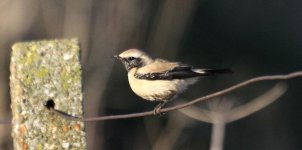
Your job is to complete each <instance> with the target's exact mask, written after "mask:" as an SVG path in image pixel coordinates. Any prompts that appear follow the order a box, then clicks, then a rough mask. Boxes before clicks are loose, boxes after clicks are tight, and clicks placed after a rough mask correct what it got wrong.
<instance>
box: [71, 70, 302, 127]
mask: <svg viewBox="0 0 302 150" xmlns="http://www.w3.org/2000/svg"><path fill="white" fill-rule="evenodd" d="M301 76H302V71H297V72H293V73H289V74H286V75H268V76H261V77H255V78H251V79H249V80H246V81H244V82H241V83H238V84H235V85H233V86H231V87H229V88H226V89H224V90H221V91H218V92H215V93H213V94H209V95H207V96H203V97H200V98H197V99H195V100H193V101H190V102H187V103H184V104H180V105H177V106H172V107H168V108H164V109H161V112H163V113H165V112H169V111H172V110H177V109H182V108H184V107H187V106H190V105H193V104H196V103H199V102H201V101H205V100H208V99H211V98H214V97H217V96H221V95H224V94H226V93H229V92H231V91H234V90H236V89H239V88H241V87H244V86H247V85H249V84H252V83H255V82H260V81H269V80H288V79H292V78H296V77H301ZM150 115H153V111H147V112H141V113H133V114H125V115H110V116H103V117H95V118H84V119H80V118H73V119H75V120H77V121H85V122H89V121H100V120H113V119H127V118H138V117H143V116H150Z"/></svg>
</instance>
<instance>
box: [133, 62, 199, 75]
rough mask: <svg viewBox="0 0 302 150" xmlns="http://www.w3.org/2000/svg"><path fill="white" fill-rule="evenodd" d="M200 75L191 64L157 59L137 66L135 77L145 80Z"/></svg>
mask: <svg viewBox="0 0 302 150" xmlns="http://www.w3.org/2000/svg"><path fill="white" fill-rule="evenodd" d="M201 75H202V74H201V73H199V72H195V71H194V70H193V69H192V66H189V65H185V64H180V63H178V62H168V61H165V60H162V59H157V60H155V61H154V62H153V63H152V64H149V65H147V66H144V67H142V68H139V69H138V70H137V72H136V74H135V77H136V78H139V79H145V80H173V79H184V78H191V77H197V76H201Z"/></svg>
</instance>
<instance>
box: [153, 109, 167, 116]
mask: <svg viewBox="0 0 302 150" xmlns="http://www.w3.org/2000/svg"><path fill="white" fill-rule="evenodd" d="M153 115H154V116H160V117H161V116H163V115H165V113H163V112H161V107H155V108H154V109H153Z"/></svg>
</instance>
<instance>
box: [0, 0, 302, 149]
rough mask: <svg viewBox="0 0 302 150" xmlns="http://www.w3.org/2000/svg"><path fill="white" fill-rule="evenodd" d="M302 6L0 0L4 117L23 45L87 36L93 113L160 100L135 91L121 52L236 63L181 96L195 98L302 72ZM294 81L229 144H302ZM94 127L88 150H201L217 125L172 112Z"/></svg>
mask: <svg viewBox="0 0 302 150" xmlns="http://www.w3.org/2000/svg"><path fill="white" fill-rule="evenodd" d="M301 8H302V1H301V0H186V1H181V0H127V1H122V0H99V1H96V0H85V1H80V0H78V1H75V0H44V1H39V0H27V1H20V0H0V118H1V119H10V118H11V113H10V96H9V62H10V52H11V45H12V44H13V43H15V42H19V41H32V40H42V39H53V38H73V37H78V38H79V40H80V43H81V50H82V53H81V63H82V66H83V85H84V89H83V90H84V101H85V102H84V106H85V116H86V117H94V116H103V115H113V114H127V113H134V112H142V111H148V110H152V109H153V107H154V106H155V105H157V104H156V103H150V102H146V101H143V100H142V99H141V98H139V97H137V96H136V95H134V93H133V92H132V91H131V89H130V87H129V85H128V81H127V76H126V71H125V69H124V68H123V66H122V65H121V64H120V63H119V62H115V60H114V59H112V57H111V56H112V55H114V54H117V53H119V52H121V51H123V50H125V49H128V48H139V49H143V50H144V51H146V52H148V53H150V54H151V55H153V56H156V57H161V58H165V59H168V60H174V61H176V60H177V61H182V62H185V63H188V64H192V65H194V66H196V67H202V68H228V67H230V68H232V69H233V71H234V72H235V73H234V74H231V75H221V76H215V77H205V78H202V79H201V81H200V82H199V83H198V84H196V85H194V86H192V87H190V90H188V91H186V92H185V93H184V94H182V95H181V96H180V99H181V100H182V101H190V100H193V99H195V98H198V97H201V96H204V95H207V94H210V93H212V92H215V91H218V90H221V89H223V88H226V87H229V86H231V85H233V84H235V83H238V82H241V81H244V80H246V79H249V78H251V77H256V76H261V75H271V74H285V73H289V72H293V71H298V70H302V67H301V64H302V9H301ZM274 83H276V82H272V81H270V82H261V83H256V84H253V85H251V86H248V87H245V88H242V89H240V90H237V91H235V92H232V93H230V94H228V95H225V96H224V97H222V98H220V99H227V100H231V101H232V102H233V103H234V104H236V105H240V104H244V103H245V102H247V101H250V100H252V99H253V98H255V97H257V96H259V95H261V94H262V93H264V92H265V91H267V90H269V89H270V88H271V87H272V86H273V85H274ZM287 84H288V91H287V92H286V93H285V94H284V95H283V96H282V97H281V98H280V99H279V100H278V101H276V102H274V103H272V104H271V105H269V106H268V107H266V108H264V109H262V110H261V111H258V112H257V113H254V114H252V115H250V116H248V117H245V118H243V119H241V120H238V121H235V122H232V123H230V124H228V125H227V126H226V127H227V128H226V133H225V141H224V148H225V149H227V150H228V149H230V150H242V149H245V150H255V149H257V150H284V149H290V150H299V149H302V142H301V139H302V109H301V107H302V93H301V89H302V85H301V84H302V79H301V78H300V79H298V78H297V79H291V80H288V81H287ZM180 99H177V100H174V101H173V102H171V103H169V104H168V106H171V105H175V104H176V103H177V102H180ZM203 105H207V104H206V103H205V102H202V103H200V104H198V105H196V106H197V107H204V106H203ZM10 130H11V127H10V125H0V149H1V150H2V149H3V150H6V149H8V150H10V149H13V144H12V138H11V136H10ZM86 131H87V144H88V149H89V150H95V149H105V150H115V149H117V150H132V149H143V150H150V149H175V150H195V149H196V150H197V149H209V147H210V141H211V131H212V128H211V124H208V123H204V122H200V121H197V120H194V119H191V118H189V117H187V116H185V115H184V114H182V113H180V112H179V111H173V112H169V113H167V114H166V115H165V116H163V117H156V116H148V117H141V118H135V119H124V120H112V121H100V122H90V123H87V124H86Z"/></svg>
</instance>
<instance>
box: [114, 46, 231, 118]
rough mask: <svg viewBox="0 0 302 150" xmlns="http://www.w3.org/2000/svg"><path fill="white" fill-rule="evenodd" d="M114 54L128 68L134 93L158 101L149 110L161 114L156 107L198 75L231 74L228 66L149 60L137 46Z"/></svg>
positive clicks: (189, 83)
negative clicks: (193, 65)
mask: <svg viewBox="0 0 302 150" xmlns="http://www.w3.org/2000/svg"><path fill="white" fill-rule="evenodd" d="M114 57H115V58H116V59H118V60H120V61H121V62H122V63H123V65H124V66H125V68H126V70H127V71H128V80H129V84H130V87H131V89H132V91H133V92H134V93H135V94H136V95H138V96H140V97H141V98H143V99H145V100H149V101H158V102H160V103H159V104H158V105H157V106H156V107H155V108H154V110H153V111H154V115H157V114H161V112H160V109H161V108H162V107H163V106H164V105H165V104H166V103H167V102H168V101H170V100H172V99H174V98H175V97H177V95H178V94H180V93H182V92H183V91H184V90H185V89H186V88H187V87H188V86H189V85H191V84H194V83H195V82H196V81H197V80H198V79H199V77H202V76H209V75H214V74H222V73H232V71H231V70H230V69H194V68H193V67H192V66H190V65H186V64H182V63H180V62H170V61H167V60H163V59H159V58H157V59H153V58H151V57H150V56H149V55H148V54H146V53H145V52H143V51H141V50H138V49H128V50H126V51H124V52H122V53H120V54H119V55H115V56H114Z"/></svg>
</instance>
